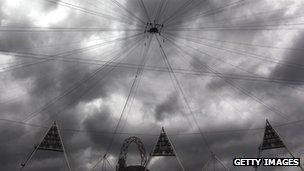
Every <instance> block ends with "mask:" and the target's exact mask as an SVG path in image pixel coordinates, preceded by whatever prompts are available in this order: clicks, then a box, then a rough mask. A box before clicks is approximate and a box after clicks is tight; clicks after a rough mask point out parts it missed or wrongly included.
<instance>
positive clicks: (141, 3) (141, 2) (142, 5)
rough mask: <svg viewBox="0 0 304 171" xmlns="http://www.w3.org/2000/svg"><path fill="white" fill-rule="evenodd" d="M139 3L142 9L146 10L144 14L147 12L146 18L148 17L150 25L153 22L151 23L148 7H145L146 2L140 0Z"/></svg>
mask: <svg viewBox="0 0 304 171" xmlns="http://www.w3.org/2000/svg"><path fill="white" fill-rule="evenodd" d="M138 2H139V4H140V6H141V8H142V9H143V10H144V12H145V14H146V17H147V19H148V21H149V23H152V22H151V18H150V16H149V14H148V11H147V8H146V6H145V3H144V1H143V0H138Z"/></svg>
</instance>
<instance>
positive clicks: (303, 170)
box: [285, 145, 304, 171]
mask: <svg viewBox="0 0 304 171" xmlns="http://www.w3.org/2000/svg"><path fill="white" fill-rule="evenodd" d="M285 149H286V150H287V152H288V153H289V154H290V155H291V157H292V158H296V157H295V156H294V155H293V154H292V152H291V151H290V150H289V149H288V147H287V146H286V145H285ZM299 168H300V169H301V170H302V171H304V169H303V167H302V166H301V162H300V163H299Z"/></svg>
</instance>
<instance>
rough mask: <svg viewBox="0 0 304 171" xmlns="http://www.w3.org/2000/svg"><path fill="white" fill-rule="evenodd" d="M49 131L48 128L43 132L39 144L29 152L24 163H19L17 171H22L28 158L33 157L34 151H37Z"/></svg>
mask: <svg viewBox="0 0 304 171" xmlns="http://www.w3.org/2000/svg"><path fill="white" fill-rule="evenodd" d="M48 132H49V129H48V130H47V131H46V132H45V134H44V136H43V137H42V139H41V140H40V142H39V144H38V145H37V146H36V147H35V149H34V150H33V151H32V152H31V154H30V155H29V157H28V158H27V159H26V160H25V162H24V163H22V164H21V168H20V169H19V171H22V170H23V169H24V168H25V166H26V165H27V164H28V163H29V162H30V160H31V159H32V158H33V156H34V155H35V153H36V152H37V150H38V148H39V146H40V145H41V143H42V141H43V139H44V137H45V136H46V135H47V133H48Z"/></svg>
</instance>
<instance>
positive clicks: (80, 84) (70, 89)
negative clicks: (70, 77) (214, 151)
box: [23, 35, 138, 122]
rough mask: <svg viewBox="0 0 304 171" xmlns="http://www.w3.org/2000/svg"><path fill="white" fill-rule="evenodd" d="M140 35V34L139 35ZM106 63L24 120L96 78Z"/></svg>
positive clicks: (28, 118) (25, 120)
mask: <svg viewBox="0 0 304 171" xmlns="http://www.w3.org/2000/svg"><path fill="white" fill-rule="evenodd" d="M137 36H138V35H137ZM117 58H119V57H115V58H113V59H111V61H113V60H116V59H117ZM105 66H106V65H102V66H101V67H99V68H98V69H97V70H95V71H94V72H93V73H91V74H90V75H89V76H88V77H86V78H84V79H81V80H80V81H78V82H77V83H76V84H74V85H73V86H72V87H70V88H68V89H67V90H65V91H64V92H63V93H62V94H61V95H59V96H57V97H55V98H53V99H52V100H51V101H49V102H48V103H46V104H45V105H44V106H43V107H42V108H40V109H39V110H38V111H35V112H32V113H30V114H28V116H27V117H26V118H25V119H24V120H23V121H24V122H27V121H29V120H31V119H32V118H34V117H36V116H37V115H38V114H39V113H41V112H42V111H44V110H46V109H48V107H49V106H50V105H52V104H54V103H56V102H57V101H59V100H61V99H62V98H64V97H65V96H67V95H69V94H71V93H72V92H74V91H75V90H76V89H78V88H79V87H81V86H82V85H83V84H84V83H86V82H87V81H89V80H91V79H92V78H94V77H95V76H96V75H97V74H98V73H99V72H101V71H102V69H104V67H105Z"/></svg>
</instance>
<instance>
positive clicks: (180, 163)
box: [168, 137, 185, 171]
mask: <svg viewBox="0 0 304 171" xmlns="http://www.w3.org/2000/svg"><path fill="white" fill-rule="evenodd" d="M168 140H169V142H170V144H171V145H172V148H173V151H174V154H175V158H176V160H177V162H178V164H179V165H180V166H181V168H182V170H183V171H185V168H184V166H183V164H182V161H181V160H180V158H179V157H178V155H177V153H176V150H175V146H174V144H172V142H171V139H170V138H169V137H168Z"/></svg>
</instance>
